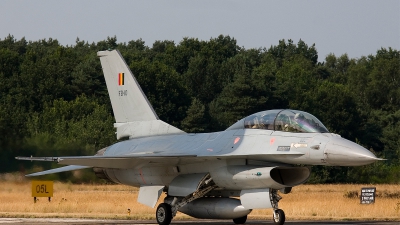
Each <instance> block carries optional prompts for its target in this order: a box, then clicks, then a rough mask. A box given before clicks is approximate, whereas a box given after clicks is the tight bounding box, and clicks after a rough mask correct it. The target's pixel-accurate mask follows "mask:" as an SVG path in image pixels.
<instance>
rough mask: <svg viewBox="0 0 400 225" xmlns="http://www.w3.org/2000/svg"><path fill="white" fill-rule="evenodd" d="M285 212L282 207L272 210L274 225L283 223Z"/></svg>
mask: <svg viewBox="0 0 400 225" xmlns="http://www.w3.org/2000/svg"><path fill="white" fill-rule="evenodd" d="M285 219H286V218H285V212H284V211H283V210H282V209H277V210H274V215H273V220H274V224H276V225H283V224H284V223H285Z"/></svg>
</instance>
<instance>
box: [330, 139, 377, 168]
mask: <svg viewBox="0 0 400 225" xmlns="http://www.w3.org/2000/svg"><path fill="white" fill-rule="evenodd" d="M325 154H326V162H327V163H328V164H330V165H335V166H362V165H368V164H371V163H373V162H375V161H377V160H382V159H379V158H377V157H375V155H374V154H372V152H370V151H369V150H367V149H365V148H364V147H362V146H360V145H358V144H356V143H354V142H351V141H349V140H346V139H344V138H341V137H332V139H331V141H330V142H329V143H327V145H326V149H325Z"/></svg>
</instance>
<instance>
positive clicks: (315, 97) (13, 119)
mask: <svg viewBox="0 0 400 225" xmlns="http://www.w3.org/2000/svg"><path fill="white" fill-rule="evenodd" d="M107 49H119V50H120V52H121V53H122V55H123V56H124V58H125V60H126V62H127V64H128V65H129V66H130V68H131V70H132V72H133V73H134V74H135V76H136V78H137V79H138V81H139V83H140V85H141V87H142V89H143V90H144V92H145V94H146V95H147V97H148V98H149V100H150V102H151V103H152V105H153V107H154V109H155V110H156V112H157V114H158V115H159V117H160V119H162V120H164V121H166V122H167V123H170V124H172V125H174V126H176V127H178V128H180V129H182V130H184V131H187V132H213V131H220V130H224V129H226V128H227V127H228V126H230V125H231V124H232V123H234V122H236V121H237V120H238V119H241V118H242V117H244V116H247V115H249V114H252V113H255V112H258V111H262V110H269V109H276V108H282V109H283V108H293V109H298V110H303V111H307V112H309V113H311V114H313V115H315V116H316V117H318V118H319V119H320V120H321V121H322V122H323V123H324V124H325V126H326V127H327V128H328V129H329V130H330V131H331V132H334V133H338V134H340V135H341V136H342V137H344V138H347V139H349V140H352V141H355V142H357V143H359V144H361V145H363V146H364V147H366V148H367V149H370V150H371V151H372V152H374V153H375V154H376V155H377V156H379V157H382V158H385V159H387V161H384V162H378V163H374V164H372V165H369V166H362V167H320V166H314V167H313V176H312V178H311V179H310V181H309V182H311V183H338V182H340V183H357V182H358V183H400V51H398V50H395V49H392V48H389V49H385V48H382V49H379V50H377V52H376V54H375V55H369V56H360V58H356V59H351V58H349V57H348V56H347V55H346V54H344V55H341V56H335V55H333V54H330V55H328V56H326V58H325V59H324V60H321V59H320V60H318V52H317V49H316V47H315V45H311V46H309V45H307V44H306V43H304V42H303V41H302V40H300V41H298V43H297V44H296V43H294V42H293V41H292V40H280V41H277V45H275V46H270V47H269V48H268V47H266V48H260V49H245V48H243V47H240V46H238V45H237V43H236V40H235V39H234V38H232V37H229V36H223V35H220V36H219V37H217V38H211V39H210V40H209V41H201V40H198V39H196V38H184V39H183V40H182V41H181V42H180V43H174V42H173V41H156V42H155V43H153V45H152V47H149V46H147V45H145V43H144V42H143V41H142V40H140V39H139V40H133V41H130V42H128V43H118V42H117V38H116V37H108V38H107V39H106V40H104V41H100V42H98V43H92V44H89V43H88V42H85V41H81V40H79V39H77V40H76V44H75V45H72V46H68V45H67V46H63V45H61V44H60V43H59V42H58V41H57V40H55V39H51V38H50V39H44V40H38V41H29V42H28V41H26V40H25V39H24V38H22V39H21V40H17V39H15V38H14V37H13V36H11V35H9V36H8V37H6V38H4V39H0V85H1V89H0V132H1V135H0V172H12V171H20V172H24V173H27V172H32V171H36V170H39V169H40V170H41V169H49V168H50V167H56V166H57V165H56V164H51V163H48V164H40V163H31V162H21V161H17V160H15V159H14V157H15V156H30V155H34V156H60V155H93V154H95V152H96V151H97V150H99V149H101V148H103V147H105V146H108V145H110V144H112V143H114V142H115V141H116V138H115V134H114V132H115V131H114V128H113V122H114V118H113V115H112V109H111V104H110V101H109V97H108V93H107V89H106V85H105V81H104V78H103V73H102V71H101V66H100V60H99V59H98V58H97V56H96V52H97V51H99V50H107ZM65 174H66V175H57V176H61V178H63V179H72V180H73V178H71V177H72V176H71V174H72V173H65ZM89 178H90V177H86V178H80V179H81V180H82V179H83V180H85V179H89Z"/></svg>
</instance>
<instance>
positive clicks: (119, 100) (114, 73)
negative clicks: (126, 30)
mask: <svg viewBox="0 0 400 225" xmlns="http://www.w3.org/2000/svg"><path fill="white" fill-rule="evenodd" d="M97 56H98V57H100V62H101V66H102V67H103V73H104V77H105V80H106V83H107V89H108V94H109V95H110V99H111V104H112V107H113V110H114V116H115V121H116V122H117V123H126V122H132V121H148V120H157V119H158V116H157V114H156V112H155V111H154V109H153V107H152V106H151V105H150V102H149V100H148V99H147V97H146V95H145V94H144V93H143V91H142V88H140V85H139V84H138V82H137V81H136V79H135V77H134V76H133V74H132V72H131V70H130V69H129V67H128V66H127V64H126V62H125V60H124V59H123V58H122V56H121V53H120V52H119V51H118V50H113V51H101V52H98V53H97Z"/></svg>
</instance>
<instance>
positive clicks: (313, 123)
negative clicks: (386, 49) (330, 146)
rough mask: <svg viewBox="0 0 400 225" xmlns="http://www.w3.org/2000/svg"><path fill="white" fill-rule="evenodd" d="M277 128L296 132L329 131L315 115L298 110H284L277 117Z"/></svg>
mask: <svg viewBox="0 0 400 225" xmlns="http://www.w3.org/2000/svg"><path fill="white" fill-rule="evenodd" d="M275 130H279V131H287V132H295V133H328V132H329V131H328V129H326V127H325V126H324V125H323V124H322V123H321V121H319V120H318V119H317V118H316V117H315V116H313V115H311V114H309V113H306V112H302V111H297V110H284V111H282V112H280V113H279V114H278V116H277V117H276V119H275Z"/></svg>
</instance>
